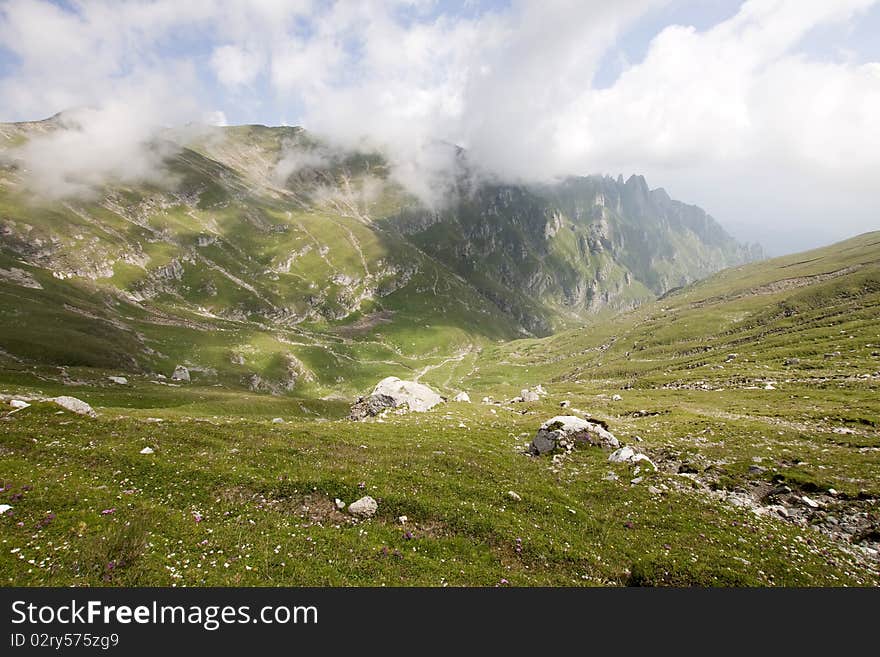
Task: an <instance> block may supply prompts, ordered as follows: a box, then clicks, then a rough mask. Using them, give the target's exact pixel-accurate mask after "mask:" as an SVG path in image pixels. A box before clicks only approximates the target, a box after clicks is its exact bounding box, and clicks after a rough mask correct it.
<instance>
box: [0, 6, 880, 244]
mask: <svg viewBox="0 0 880 657" xmlns="http://www.w3.org/2000/svg"><path fill="white" fill-rule="evenodd" d="M666 4H668V2H666V1H664V0H626V1H621V2H614V3H609V2H600V1H598V0H579V1H578V0H554V1H552V2H544V3H535V2H527V1H525V0H514V1H513V2H512V3H511V4H510V6H502V7H499V8H497V9H495V10H493V11H489V12H483V13H482V14H480V13H468V14H467V15H466V16H463V15H453V14H450V13H442V12H441V13H439V14H438V13H437V10H438V7H437V6H436V4H435V3H433V2H406V1H404V0H399V1H395V2H380V1H379V0H365V1H364V2H358V3H352V2H323V1H319V0H302V1H300V2H287V1H284V0H261V1H259V2H243V1H242V2H237V1H232V2H220V1H219V0H191V1H190V2H187V3H185V4H181V3H178V2H172V1H171V0H158V1H156V2H150V3H141V2H110V1H107V0H81V2H78V3H77V4H76V7H77V12H76V13H74V12H70V11H65V10H63V9H60V8H58V7H56V6H54V5H52V4H50V3H48V2H38V1H36V0H9V1H8V2H6V3H5V4H4V5H3V6H2V8H0V42H2V43H3V44H4V46H5V47H6V48H7V49H9V50H10V51H12V52H13V53H15V54H16V56H17V57H18V59H19V60H20V62H21V66H20V68H19V69H18V70H16V71H14V72H13V73H11V74H8V75H7V76H6V77H4V78H2V79H0V112H2V113H3V114H4V115H6V116H8V117H9V118H33V117H39V116H43V115H47V114H51V113H52V112H54V111H56V110H58V109H62V108H66V107H77V106H84V105H85V106H94V107H98V108H105V107H110V106H112V107H115V108H117V110H114V112H111V114H113V115H114V116H120V115H121V114H119V110H118V108H119V107H121V106H122V105H131V103H142V99H141V98H139V97H138V96H137V95H135V94H133V93H132V91H131V89H132V88H133V87H136V86H137V82H138V81H148V83H147V84H148V86H147V87H146V89H147V90H148V91H146V92H145V95H146V96H152V95H155V96H157V97H159V98H168V97H169V95H168V94H166V93H165V90H164V89H165V88H167V89H171V90H173V91H174V93H173V94H170V97H174V98H175V101H176V102H174V103H172V105H177V106H179V107H180V109H178V110H176V111H174V112H169V111H168V108H165V107H162V106H161V104H158V105H157V104H156V103H149V102H147V103H145V104H142V105H141V106H137V105H135V106H130V107H129V109H128V110H127V112H128V114H127V116H129V117H133V118H132V119H131V120H132V121H133V127H132V129H131V130H130V131H129V132H130V134H129V132H127V131H125V130H122V129H121V128H120V129H119V130H118V133H117V134H116V136H115V138H116V139H118V140H119V141H120V142H121V143H126V144H139V143H143V141H144V134H143V126H146V125H159V124H164V123H167V122H169V121H172V120H180V121H183V122H185V121H188V120H197V119H198V118H199V117H205V116H206V115H207V114H208V113H209V110H216V108H217V107H218V106H219V107H220V108H221V109H222V111H226V112H229V111H230V108H232V107H236V108H242V107H246V108H252V109H253V110H254V111H255V112H258V111H260V107H259V105H260V103H263V107H264V110H265V113H264V114H263V116H265V115H270V116H276V115H277V114H278V112H279V108H288V109H287V111H288V112H290V115H289V116H286V117H285V118H287V119H288V120H290V121H291V122H295V123H299V124H302V125H305V126H306V127H308V128H309V129H310V130H313V131H317V132H319V133H321V134H323V135H325V136H326V137H328V139H330V141H331V142H332V143H333V144H334V145H341V146H353V145H360V146H364V147H369V148H381V149H383V150H384V151H385V152H386V153H387V154H388V156H389V158H390V159H391V161H392V162H393V164H394V165H395V166H394V168H393V175H394V176H395V177H396V178H397V179H398V180H399V181H401V182H402V183H404V184H406V185H407V186H408V187H409V188H410V189H411V190H412V191H414V192H415V193H418V194H420V195H421V196H422V197H424V198H426V199H429V200H432V201H436V200H437V194H438V189H442V187H443V184H444V176H446V175H447V174H448V171H449V166H450V162H451V161H452V150H451V149H449V148H443V147H441V146H439V145H438V144H440V141H438V140H446V141H447V142H453V143H458V144H461V145H463V146H465V147H467V148H468V150H469V157H470V159H471V160H472V161H474V162H476V163H477V164H478V165H480V166H481V167H483V168H485V169H487V170H489V171H492V172H495V173H497V174H499V175H502V176H504V177H506V178H509V179H511V180H518V179H521V180H537V179H547V178H550V177H553V176H556V175H563V174H568V173H591V172H608V173H613V174H616V173H618V172H623V173H627V174H628V173H630V172H642V173H645V174H646V175H647V176H648V179H649V181H650V182H651V183H653V184H656V185H663V186H665V187H667V188H668V189H669V191H670V192H671V193H672V194H674V195H676V196H678V197H680V198H683V199H684V200H687V201H693V202H698V203H700V204H702V205H704V206H705V207H706V208H707V209H708V210H710V212H713V214H715V215H716V216H719V218H720V219H722V220H723V221H725V222H726V223H728V224H729V225H735V226H737V227H739V229H740V236H743V237H749V236H750V235H760V236H761V237H763V238H764V239H766V240H768V241H770V242H773V241H774V240H775V241H776V243H777V244H778V246H779V248H789V246H790V245H795V243H794V242H793V241H792V238H791V237H790V236H791V235H792V234H794V233H797V235H799V236H800V237H801V242H803V244H802V243H798V244H796V245H795V246H803V245H805V244H806V242H809V241H810V240H813V241H816V240H818V239H819V236H820V235H821V238H822V239H825V238H827V236H828V234H829V233H828V232H827V229H828V225H827V224H828V218H829V217H830V216H834V218H835V219H834V224H835V229H834V230H835V231H836V232H834V231H832V232H834V236H836V237H843V236H845V232H856V231H857V230H866V229H868V228H871V227H876V226H877V224H878V220H877V218H876V215H877V210H878V208H880V190H878V189H877V187H876V184H875V181H874V180H873V179H874V177H875V176H874V172H875V171H876V170H878V168H880V131H878V130H877V129H876V119H875V117H876V116H878V115H880V74H878V70H880V64H878V63H864V62H862V61H860V59H859V55H858V53H857V52H853V50H852V49H851V48H850V47H849V44H846V43H842V44H837V51H846V53H847V55H846V57H840V56H835V55H827V56H823V57H817V56H816V55H815V54H813V53H809V52H804V51H803V50H802V49H801V48H802V43H803V41H804V38H805V37H807V36H808V35H809V34H810V33H811V32H812V31H814V30H816V29H819V28H826V27H828V26H832V25H835V24H845V23H847V22H852V21H857V20H860V18H861V16H863V15H864V12H865V11H866V10H867V9H869V8H870V7H872V6H875V5H876V4H877V1H876V0H836V1H835V2H827V0H749V1H748V2H744V3H742V5H741V6H740V7H739V10H738V11H736V12H734V11H731V13H732V14H733V13H735V15H733V16H732V17H731V18H730V19H728V20H725V21H723V22H720V23H718V24H717V25H715V26H714V27H711V28H710V29H707V30H704V31H699V30H696V29H695V28H693V27H690V26H687V25H670V26H668V27H666V28H665V29H663V30H661V31H660V32H659V33H658V34H656V35H655V36H654V38H653V39H652V40H651V42H650V44H648V46H647V52H646V55H645V56H644V57H643V58H642V59H641V60H640V61H632V62H631V63H630V62H628V61H627V60H626V59H625V58H621V57H620V56H618V58H619V59H621V62H622V63H621V69H622V73H621V74H620V76H619V78H618V79H617V80H615V81H614V82H613V83H612V84H610V85H605V86H604V88H601V89H600V88H596V87H595V86H594V84H593V78H594V76H595V74H596V71H597V69H598V67H599V64H600V62H601V61H602V58H603V57H605V56H606V55H607V53H608V52H611V53H615V52H619V37H620V36H621V34H622V33H623V32H624V31H626V30H627V29H628V27H629V26H630V25H632V24H633V22H634V21H636V20H637V19H638V18H640V17H642V16H644V15H645V14H646V13H647V12H653V13H652V15H654V16H657V15H662V8H663V6H664V5H666ZM732 9H736V6H735V5H732ZM403 17H405V18H403ZM193 34H195V35H198V36H197V39H196V41H197V42H196V43H195V44H190V45H191V46H192V48H193V52H186V51H185V50H184V51H178V50H175V51H174V54H172V51H171V50H170V49H169V47H168V46H169V43H172V42H175V40H176V39H178V38H179V37H180V35H193ZM199 40H201V41H203V43H202V44H201V45H202V53H201V54H200V53H199V45H200V44H199V43H198V41H199ZM214 80H216V83H217V84H216V87H217V88H216V89H212V88H211V85H212V84H214V82H213V81H214ZM258 80H265V81H266V83H267V84H268V86H269V88H270V90H271V91H270V92H269V93H268V95H266V96H264V97H254V96H255V95H256V94H257V93H258V92H257V91H254V87H255V86H259V85H255V83H256V81H258ZM154 89H155V91H154ZM259 93H265V92H264V91H262V90H261V91H260V92H259ZM218 111H219V110H218ZM280 111H284V110H280ZM218 117H219V115H217V116H216V117H214V119H212V120H211V122H212V123H221V122H223V121H222V120H221V119H220V118H218ZM258 118H260V117H257V116H254V117H253V118H252V119H251V120H256V119H258ZM80 146H81V147H83V148H86V147H87V145H86V144H80ZM100 159H101V158H97V157H96V158H95V160H96V161H100ZM145 161H149V160H145ZM81 164H83V165H84V163H81ZM793 228H797V229H798V230H797V231H793V230H792V229H793ZM823 231H825V232H823ZM811 236H812V237H811ZM792 248H793V247H792Z"/></svg>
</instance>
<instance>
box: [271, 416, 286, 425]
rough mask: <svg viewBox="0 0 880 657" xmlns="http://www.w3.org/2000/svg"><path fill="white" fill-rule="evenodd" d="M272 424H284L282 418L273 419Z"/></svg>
mask: <svg viewBox="0 0 880 657" xmlns="http://www.w3.org/2000/svg"><path fill="white" fill-rule="evenodd" d="M272 424H284V418H283V417H273V418H272Z"/></svg>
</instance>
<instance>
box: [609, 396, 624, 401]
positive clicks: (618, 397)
mask: <svg viewBox="0 0 880 657" xmlns="http://www.w3.org/2000/svg"><path fill="white" fill-rule="evenodd" d="M622 399H623V397H621V396H620V395H611V401H621V400H622Z"/></svg>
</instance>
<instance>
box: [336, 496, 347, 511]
mask: <svg viewBox="0 0 880 657" xmlns="http://www.w3.org/2000/svg"><path fill="white" fill-rule="evenodd" d="M333 504H335V505H336V508H337V509H339V510H340V511H342V510H343V509H344V508H345V502H343V501H342V500H340V499H339V498H338V497H337V498H335V499H334V500H333Z"/></svg>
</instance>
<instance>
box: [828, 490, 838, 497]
mask: <svg viewBox="0 0 880 657" xmlns="http://www.w3.org/2000/svg"><path fill="white" fill-rule="evenodd" d="M828 494H829V495H837V491H836V490H834V489H833V488H829V489H828Z"/></svg>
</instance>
